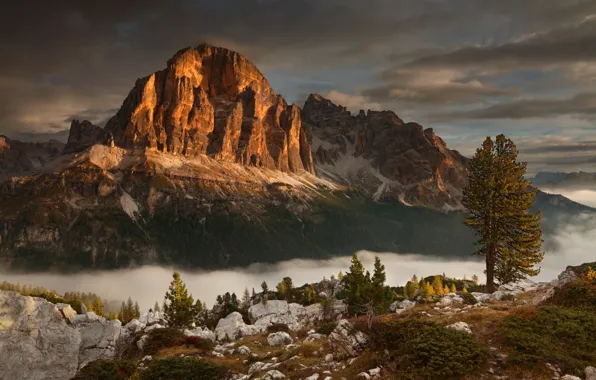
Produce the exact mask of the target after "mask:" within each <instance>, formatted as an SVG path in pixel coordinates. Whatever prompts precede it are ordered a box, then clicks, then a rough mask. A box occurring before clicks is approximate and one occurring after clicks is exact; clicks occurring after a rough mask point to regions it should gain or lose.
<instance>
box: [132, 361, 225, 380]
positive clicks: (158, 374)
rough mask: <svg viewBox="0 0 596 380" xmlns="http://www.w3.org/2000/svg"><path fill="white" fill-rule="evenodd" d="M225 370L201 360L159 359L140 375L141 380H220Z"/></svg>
mask: <svg viewBox="0 0 596 380" xmlns="http://www.w3.org/2000/svg"><path fill="white" fill-rule="evenodd" d="M226 372H227V370H226V369H225V368H224V367H221V366H218V365H215V364H213V363H210V362H208V361H206V360H203V359H196V358H181V357H171V358H167V359H159V360H156V361H155V362H153V363H152V364H151V366H150V367H149V368H148V369H147V370H146V371H145V372H143V373H142V374H141V380H181V379H184V380H220V379H223V378H224V377H225V374H226Z"/></svg>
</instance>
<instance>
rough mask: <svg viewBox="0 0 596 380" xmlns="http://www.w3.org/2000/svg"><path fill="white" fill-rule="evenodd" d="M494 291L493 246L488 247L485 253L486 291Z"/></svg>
mask: <svg viewBox="0 0 596 380" xmlns="http://www.w3.org/2000/svg"><path fill="white" fill-rule="evenodd" d="M494 291H495V249H494V246H492V245H490V246H489V247H488V252H487V253H486V292H487V293H492V292H494Z"/></svg>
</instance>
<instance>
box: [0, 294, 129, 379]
mask: <svg viewBox="0 0 596 380" xmlns="http://www.w3.org/2000/svg"><path fill="white" fill-rule="evenodd" d="M71 317H72V316H71ZM71 319H72V323H71V322H70V321H69V320H67V319H66V318H65V317H64V316H63V314H62V313H61V311H60V307H59V306H58V305H55V304H52V303H50V302H48V301H46V300H44V299H42V298H34V297H27V296H22V295H20V294H18V293H16V292H8V291H0V379H28V380H54V379H55V380H64V379H70V378H72V377H73V376H74V375H75V374H76V372H77V371H78V370H79V369H80V368H82V367H83V366H85V365H86V364H88V363H89V362H91V361H93V360H96V359H109V358H113V357H114V355H115V348H116V343H117V341H118V339H119V338H120V336H121V334H122V329H121V326H120V321H106V319H105V318H102V317H97V316H96V315H95V314H94V313H88V314H85V315H76V316H74V317H72V318H71Z"/></svg>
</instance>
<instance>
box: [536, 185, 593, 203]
mask: <svg viewBox="0 0 596 380" xmlns="http://www.w3.org/2000/svg"><path fill="white" fill-rule="evenodd" d="M540 190H542V191H544V192H545V193H549V194H560V195H562V196H564V197H566V198H569V199H571V200H572V201H574V202H577V203H581V204H584V205H586V206H590V207H594V208H596V191H594V190H565V189H547V188H540Z"/></svg>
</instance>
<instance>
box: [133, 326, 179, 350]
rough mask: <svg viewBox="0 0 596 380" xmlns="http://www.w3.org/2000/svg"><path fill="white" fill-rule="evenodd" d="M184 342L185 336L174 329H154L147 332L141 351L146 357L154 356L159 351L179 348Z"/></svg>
mask: <svg viewBox="0 0 596 380" xmlns="http://www.w3.org/2000/svg"><path fill="white" fill-rule="evenodd" d="M184 342H185V336H184V334H182V333H181V332H180V331H179V330H177V329H174V328H164V329H155V330H151V331H150V332H149V337H148V338H147V341H146V342H145V346H144V347H143V351H144V352H145V353H146V354H148V355H154V354H156V353H158V352H159V350H161V349H164V348H168V347H174V346H181V345H183V344H184Z"/></svg>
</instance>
